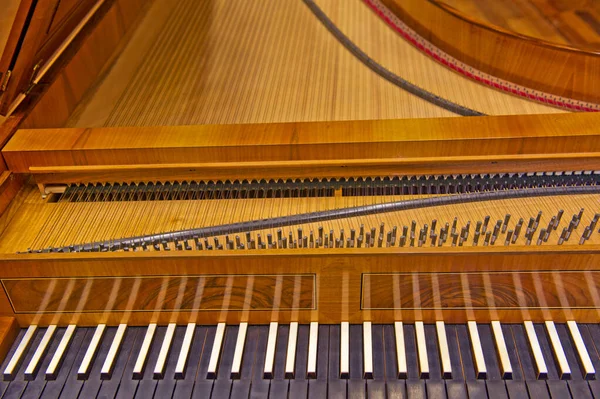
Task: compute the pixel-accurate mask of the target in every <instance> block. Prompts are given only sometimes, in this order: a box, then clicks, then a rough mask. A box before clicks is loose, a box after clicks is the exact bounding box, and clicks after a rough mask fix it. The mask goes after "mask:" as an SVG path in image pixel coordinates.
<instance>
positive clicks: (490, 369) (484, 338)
mask: <svg viewBox="0 0 600 399" xmlns="http://www.w3.org/2000/svg"><path fill="white" fill-rule="evenodd" d="M477 330H478V331H479V340H480V341H481V348H482V350H483V358H484V360H485V367H486V370H487V380H486V385H487V392H488V397H489V398H490V399H508V396H507V392H506V386H505V385H504V381H503V380H502V377H501V375H500V368H499V366H498V358H497V354H496V344H495V342H494V337H493V336H492V328H491V326H490V325H489V324H478V325H477Z"/></svg>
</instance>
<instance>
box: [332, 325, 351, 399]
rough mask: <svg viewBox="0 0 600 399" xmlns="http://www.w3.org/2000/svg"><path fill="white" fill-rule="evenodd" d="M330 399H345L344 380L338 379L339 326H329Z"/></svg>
mask: <svg viewBox="0 0 600 399" xmlns="http://www.w3.org/2000/svg"><path fill="white" fill-rule="evenodd" d="M328 385H329V388H328V393H329V396H328V397H329V398H330V399H337V398H346V388H347V386H346V385H347V384H346V380H345V379H341V378H340V325H331V326H329V381H328Z"/></svg>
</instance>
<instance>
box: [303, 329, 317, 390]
mask: <svg viewBox="0 0 600 399" xmlns="http://www.w3.org/2000/svg"><path fill="white" fill-rule="evenodd" d="M318 344H319V323H317V322H316V321H313V322H311V323H310V331H309V339H308V361H307V362H306V375H307V376H308V378H317V347H318Z"/></svg>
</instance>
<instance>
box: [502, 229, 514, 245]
mask: <svg viewBox="0 0 600 399" xmlns="http://www.w3.org/2000/svg"><path fill="white" fill-rule="evenodd" d="M512 235H513V231H512V230H508V233H506V241H504V245H509V244H510V241H511V238H512Z"/></svg>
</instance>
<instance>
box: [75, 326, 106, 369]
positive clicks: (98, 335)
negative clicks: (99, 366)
mask: <svg viewBox="0 0 600 399" xmlns="http://www.w3.org/2000/svg"><path fill="white" fill-rule="evenodd" d="M104 330H106V324H98V326H97V327H96V331H95V332H94V336H93V337H92V340H91V342H90V346H88V348H87V351H86V352H85V356H84V358H83V361H82V362H81V365H80V366H79V370H77V379H80V380H85V379H86V378H88V375H89V373H90V369H91V365H92V361H93V360H94V357H95V356H96V353H97V352H98V347H99V346H100V341H101V340H102V336H103V335H104Z"/></svg>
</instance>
